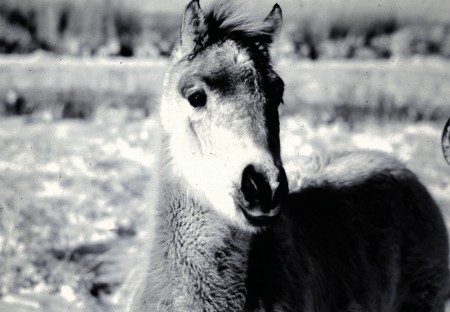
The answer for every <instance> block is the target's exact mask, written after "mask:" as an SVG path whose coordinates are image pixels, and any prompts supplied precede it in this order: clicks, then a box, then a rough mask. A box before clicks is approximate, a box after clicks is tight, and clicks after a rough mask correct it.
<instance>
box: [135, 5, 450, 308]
mask: <svg viewBox="0 0 450 312" xmlns="http://www.w3.org/2000/svg"><path fill="white" fill-rule="evenodd" d="M230 8H231V7H229V6H228V5H227V4H226V3H225V2H221V3H219V4H216V5H215V6H214V5H213V7H212V8H211V9H210V11H209V13H207V14H205V13H203V11H202V10H201V9H200V6H199V3H198V1H196V0H194V1H192V2H191V3H190V4H188V6H187V7H186V11H185V14H184V17H183V23H182V33H181V41H180V44H179V46H178V47H177V49H176V50H175V53H174V60H173V64H172V66H171V68H170V69H169V71H168V72H167V74H166V78H165V85H164V92H163V98H162V104H161V123H162V128H163V132H164V134H163V137H164V139H163V144H162V161H163V164H162V168H161V173H160V175H161V178H160V179H161V181H160V186H159V189H160V191H159V198H158V200H159V201H158V209H157V213H156V216H155V219H156V220H155V224H156V228H155V231H154V232H155V234H154V236H155V237H154V238H153V243H152V248H151V250H150V251H149V259H148V268H147V270H146V271H145V272H144V273H142V274H141V277H140V279H141V282H140V285H139V286H138V290H137V292H136V294H135V296H134V299H133V303H132V306H131V308H130V311H138V312H141V311H173V312H178V311H192V312H196V311H208V312H209V311H231V312H234V311H249V312H250V311H254V312H263V311H274V312H277V311H285V312H289V311H302V312H307V311H315V312H326V311H374V312H375V311H377V312H380V311H381V312H383V311H386V312H387V311H389V312H391V311H392V312H393V311H405V312H406V311H429V312H442V311H443V309H444V299H445V297H446V295H447V281H448V238H447V233H446V229H445V225H444V222H443V218H442V216H441V213H440V211H439V208H438V207H437V206H436V204H435V203H434V201H433V199H432V198H431V197H430V195H429V194H428V192H427V190H426V189H425V188H424V187H423V186H422V185H421V184H420V182H419V181H418V180H417V178H416V177H415V176H414V174H412V173H411V172H410V171H409V170H407V169H406V168H405V167H404V166H403V165H402V164H400V163H398V162H397V161H396V160H394V159H392V158H390V157H388V156H386V155H383V154H379V153H375V152H354V153H347V154H340V155H335V156H332V157H329V158H326V157H323V159H322V160H321V161H317V162H316V163H315V165H314V166H311V168H314V170H311V171H310V172H302V174H303V176H302V177H301V178H302V183H301V187H300V188H298V189H296V190H291V193H289V194H288V187H287V177H286V174H285V173H284V169H283V166H282V162H281V157H280V143H279V121H278V111H277V107H278V105H279V104H280V103H281V102H282V93H283V82H282V80H281V78H279V77H278V75H277V74H276V73H275V71H274V70H273V69H272V66H271V64H270V55H269V53H268V47H269V46H270V44H271V43H272V39H273V37H274V36H276V34H277V33H279V29H280V27H281V9H280V8H279V7H278V6H277V5H276V6H275V7H274V8H273V10H272V11H271V13H270V14H269V15H268V16H267V17H266V19H265V20H264V21H263V22H262V23H261V22H260V23H259V24H257V23H252V22H247V21H245V19H244V20H243V19H242V18H240V17H239V16H237V15H233V12H234V11H233V12H232V11H230ZM291 182H292V181H291Z"/></svg>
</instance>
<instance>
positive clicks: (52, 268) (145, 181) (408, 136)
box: [0, 111, 450, 311]
mask: <svg viewBox="0 0 450 312" xmlns="http://www.w3.org/2000/svg"><path fill="white" fill-rule="evenodd" d="M126 115H127V114H126V112H120V111H110V112H105V114H104V115H103V117H102V118H97V119H95V120H93V121H68V120H64V121H53V122H30V121H26V119H25V118H22V117H18V118H7V119H2V120H1V121H0V151H1V153H0V199H1V201H0V203H1V204H0V205H1V220H2V223H1V226H0V231H1V232H0V243H1V244H0V245H1V246H2V249H1V251H2V259H4V260H3V261H2V263H1V264H0V270H1V271H0V276H1V280H0V286H1V287H2V288H1V292H2V294H3V297H2V299H1V303H0V307H1V308H2V309H0V310H2V311H38V310H39V311H60V308H61V306H64V307H67V310H69V311H73V310H74V311H84V310H92V311H102V310H105V311H107V310H110V309H112V307H114V306H116V305H117V304H118V300H120V298H119V297H118V295H117V289H119V288H117V287H115V288H114V287H113V288H112V289H109V290H108V289H101V290H100V293H99V298H100V299H93V297H92V296H91V295H89V293H88V291H92V287H93V286H94V285H97V284H99V282H101V281H104V282H105V283H107V284H108V283H109V284H111V285H115V286H117V285H118V283H120V282H122V281H123V280H124V279H125V277H126V276H127V274H128V270H129V269H130V267H128V266H127V265H125V264H124V263H127V262H126V261H128V260H127V259H126V258H128V257H136V249H137V248H139V246H140V244H142V243H143V238H142V236H141V235H135V236H133V235H126V234H124V233H126V231H129V232H130V233H133V234H134V233H138V234H139V233H142V232H145V221H143V220H144V218H145V215H146V209H147V208H148V207H151V203H150V202H151V200H152V198H149V196H147V195H146V192H147V191H148V190H147V186H148V185H150V184H151V183H150V182H151V180H152V177H153V176H154V174H155V173H156V170H157V168H155V163H156V159H155V157H156V156H155V154H154V151H155V142H154V141H155V140H154V138H155V137H157V131H158V128H157V124H156V123H155V121H154V120H153V119H148V120H132V121H129V120H127V116H126ZM440 131H441V129H440V127H439V125H435V124H430V123H428V124H427V123H423V124H388V125H383V126H381V125H379V124H375V123H372V124H367V125H365V126H362V125H361V126H360V127H358V129H353V130H351V131H350V130H349V129H348V127H346V126H345V125H343V124H332V125H328V126H312V125H311V123H310V122H308V121H307V120H306V119H304V118H302V117H301V116H290V117H286V118H284V119H283V120H282V133H281V137H282V147H283V156H284V160H285V166H286V169H287V172H288V175H289V176H290V178H291V180H294V179H295V176H296V172H298V168H297V166H298V163H299V161H298V160H299V159H302V158H303V157H308V156H310V155H313V154H314V153H321V152H323V151H325V150H347V149H353V148H369V149H377V150H382V151H385V152H388V153H392V154H394V155H397V156H398V157H399V158H401V159H402V160H403V161H404V162H405V163H407V164H408V166H410V167H411V168H412V169H413V170H414V171H416V172H417V173H418V175H419V177H420V178H421V179H422V180H423V181H424V183H425V184H426V185H427V186H428V187H429V188H430V190H431V192H432V194H433V195H434V196H435V198H436V199H437V201H438V202H439V203H440V205H441V207H442V209H443V211H444V214H445V216H446V221H447V225H448V226H449V227H450V170H449V168H448V166H447V165H446V163H445V161H444V159H443V157H442V154H441V150H440V145H439V139H440ZM150 197H151V196H150ZM121 231H122V232H123V233H121ZM102 244H105V245H107V247H106V248H109V251H108V252H106V253H105V254H102V248H101V246H102ZM80 246H82V247H83V246H84V247H86V246H91V247H92V248H93V250H92V252H91V253H89V251H86V253H83V252H82V251H81V250H80ZM99 246H100V247H99ZM77 248H78V249H77ZM96 248H99V249H100V251H99V252H98V253H97V252H96ZM74 250H78V253H77V252H74ZM58 252H60V253H58ZM61 255H62V256H61ZM74 255H75V256H74ZM76 256H78V258H76ZM111 258H113V259H111ZM124 261H125V262H124ZM128 263H129V262H128ZM108 292H111V294H108Z"/></svg>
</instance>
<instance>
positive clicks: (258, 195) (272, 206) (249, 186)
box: [241, 165, 288, 219]
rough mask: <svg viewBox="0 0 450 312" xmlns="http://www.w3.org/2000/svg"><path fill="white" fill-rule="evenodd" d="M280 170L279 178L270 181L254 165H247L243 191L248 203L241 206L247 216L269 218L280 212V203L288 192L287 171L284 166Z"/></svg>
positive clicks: (243, 177)
mask: <svg viewBox="0 0 450 312" xmlns="http://www.w3.org/2000/svg"><path fill="white" fill-rule="evenodd" d="M279 170H280V171H279V174H278V178H277V180H276V181H275V180H271V181H270V182H269V181H268V178H267V176H266V175H265V174H263V173H261V172H259V171H258V170H257V169H256V168H255V167H254V166H253V165H248V166H247V167H245V169H244V171H243V173H242V182H241V191H242V194H243V195H244V199H245V201H246V203H243V206H241V208H242V209H243V210H244V213H245V215H246V216H247V218H253V219H254V218H259V219H260V218H269V217H273V216H276V215H277V214H278V212H279V208H280V203H281V201H282V199H283V198H284V196H285V195H286V194H287V192H288V189H287V178H286V173H285V172H284V170H283V168H280V169H279Z"/></svg>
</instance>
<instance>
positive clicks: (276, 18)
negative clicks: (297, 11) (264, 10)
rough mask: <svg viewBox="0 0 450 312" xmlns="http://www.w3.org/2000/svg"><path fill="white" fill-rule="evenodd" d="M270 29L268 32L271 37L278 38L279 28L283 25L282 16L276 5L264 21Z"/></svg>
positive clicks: (279, 8)
mask: <svg viewBox="0 0 450 312" xmlns="http://www.w3.org/2000/svg"><path fill="white" fill-rule="evenodd" d="M264 22H266V23H267V24H268V26H269V28H270V32H271V33H272V35H273V37H275V38H276V37H278V35H279V34H280V32H281V26H282V24H283V14H282V13H281V7H280V6H279V5H278V3H276V4H275V5H274V6H273V8H272V11H270V13H269V15H267V17H266V18H265V19H264Z"/></svg>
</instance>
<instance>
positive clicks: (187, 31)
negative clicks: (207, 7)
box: [180, 0, 206, 52]
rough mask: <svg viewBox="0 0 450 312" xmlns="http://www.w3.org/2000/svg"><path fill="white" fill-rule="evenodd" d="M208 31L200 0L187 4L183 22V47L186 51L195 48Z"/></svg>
mask: <svg viewBox="0 0 450 312" xmlns="http://www.w3.org/2000/svg"><path fill="white" fill-rule="evenodd" d="M205 32H206V22H205V15H204V14H203V11H202V9H201V8H200V4H199V1H198V0H192V1H191V2H189V4H188V5H187V6H186V8H185V10H184V14H183V21H182V23H181V36H180V40H181V42H180V43H181V47H182V49H183V50H184V51H186V52H191V51H192V50H194V48H195V46H196V45H197V43H199V42H200V40H201V38H202V36H203V35H204V34H205Z"/></svg>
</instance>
